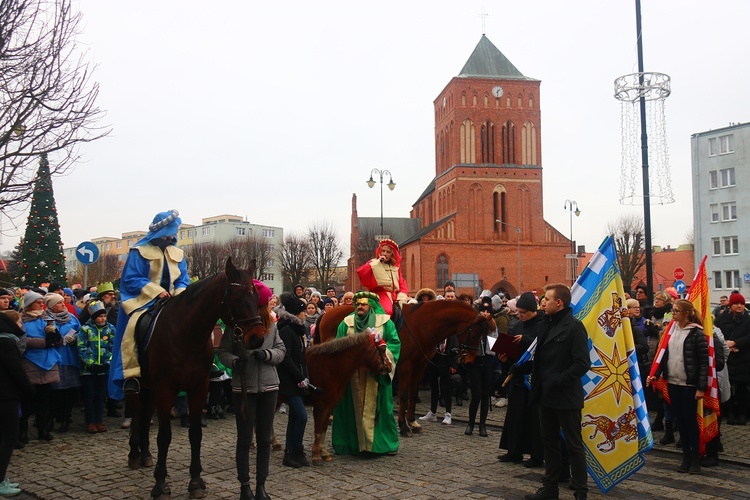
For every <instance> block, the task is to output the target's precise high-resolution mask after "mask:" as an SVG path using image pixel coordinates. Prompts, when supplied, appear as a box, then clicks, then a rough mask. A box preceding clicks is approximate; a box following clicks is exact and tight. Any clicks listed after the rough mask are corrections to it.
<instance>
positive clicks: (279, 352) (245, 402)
mask: <svg viewBox="0 0 750 500" xmlns="http://www.w3.org/2000/svg"><path fill="white" fill-rule="evenodd" d="M253 282H254V284H255V288H256V289H257V290H258V293H259V297H258V313H259V314H260V318H261V320H262V322H263V328H264V329H265V331H266V334H265V337H264V339H263V344H262V345H261V347H260V348H258V349H247V348H246V347H245V346H244V345H243V343H242V342H238V341H237V340H236V339H235V338H234V335H224V336H223V337H222V338H221V343H220V344H219V359H220V360H221V362H222V364H223V365H225V366H231V367H232V406H233V407H234V416H235V422H236V425H237V446H236V451H235V463H236V466H237V479H238V480H239V482H240V485H241V486H240V499H241V500H244V499H251V498H257V499H259V500H265V499H266V498H270V497H269V496H268V494H267V493H266V479H267V478H268V463H269V461H270V459H271V434H272V433H273V417H274V414H275V413H276V398H277V396H278V393H279V376H278V373H277V372H276V365H278V364H279V363H281V361H282V360H283V359H284V354H285V352H286V351H285V349H284V342H282V341H281V337H279V333H278V330H277V329H276V323H275V322H274V321H273V318H272V317H271V309H270V308H269V307H268V301H269V300H270V298H271V290H270V289H269V288H268V287H267V286H266V285H264V284H263V283H261V282H260V281H258V280H253ZM243 385H244V386H245V387H246V389H247V394H243V392H244V391H243V390H242V389H243ZM253 428H254V429H255V435H256V437H257V438H258V445H257V452H256V453H257V454H256V462H255V481H256V482H255V495H253V491H252V489H251V488H250V443H251V442H252V433H253Z"/></svg>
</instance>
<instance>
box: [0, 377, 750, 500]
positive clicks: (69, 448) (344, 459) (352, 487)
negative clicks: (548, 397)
mask: <svg viewBox="0 0 750 500" xmlns="http://www.w3.org/2000/svg"><path fill="white" fill-rule="evenodd" d="M421 394H422V399H423V400H424V401H426V400H428V399H429V391H422V393H421ZM467 408H468V404H465V405H464V406H463V407H454V411H453V419H454V424H453V425H451V426H446V425H442V424H441V423H440V421H438V422H436V423H425V424H424V430H425V432H424V433H423V434H422V435H419V436H415V437H413V438H411V439H402V440H401V443H400V450H399V453H398V454H397V455H396V456H392V457H390V456H389V457H381V458H374V459H364V458H360V457H348V456H341V457H335V459H334V461H333V462H331V463H327V464H325V465H323V466H320V467H305V468H301V469H291V468H288V467H283V466H282V465H281V460H282V452H274V453H273V455H272V458H271V475H270V477H269V479H268V481H267V490H268V492H269V494H270V495H271V496H272V497H274V498H306V497H314V498H365V497H376V498H380V497H394V498H407V497H408V498H416V499H419V498H487V497H496V498H508V499H518V498H523V495H525V494H527V493H530V492H533V491H535V490H536V489H537V488H538V487H539V486H540V482H541V477H542V469H526V468H524V467H523V466H521V465H519V464H505V463H500V462H498V461H497V455H498V453H499V450H498V447H497V446H498V441H499V439H500V430H501V429H500V426H501V425H502V422H503V419H504V417H505V410H504V409H502V408H494V407H493V411H492V412H491V413H490V417H489V420H488V426H489V433H490V436H489V437H488V438H482V437H479V436H478V435H477V434H476V432H475V434H474V435H472V436H465V435H464V428H465V425H466V414H467ZM426 410H427V407H426V405H425V404H424V403H422V404H419V405H418V412H419V415H423V414H424V412H426ZM438 413H439V415H440V417H441V419H442V409H440V410H439V411H438ZM310 414H311V417H310V422H309V423H308V426H307V431H308V432H307V436H306V439H305V445H306V447H307V448H309V447H310V446H311V444H312V411H310ZM228 417H229V418H227V419H226V420H210V421H209V425H208V427H207V428H206V429H205V430H204V436H203V455H202V457H203V468H204V472H203V479H204V480H205V481H206V483H207V484H208V495H207V497H208V498H237V497H238V495H239V487H238V483H237V480H236V472H235V468H234V435H235V429H234V420H233V416H232V415H231V414H230V415H228ZM74 419H75V423H74V424H72V425H71V430H70V432H68V433H67V434H62V435H61V434H55V439H54V440H53V441H52V442H50V443H41V442H39V441H36V440H34V441H32V442H31V443H29V445H27V446H26V448H25V449H23V450H20V451H19V450H16V452H15V453H14V455H13V458H12V460H11V465H10V468H9V471H8V476H9V478H10V479H11V480H12V481H15V482H19V483H21V487H22V488H23V490H24V491H23V493H22V494H21V495H19V496H17V497H15V498H20V499H30V498H42V499H57V498H86V499H91V498H97V499H105V498H114V499H122V498H134V499H137V498H148V496H149V492H150V490H151V487H152V486H153V475H152V474H153V469H141V470H137V471H131V470H129V469H128V467H127V431H126V430H121V429H120V428H119V424H120V422H121V419H114V418H108V419H107V421H106V422H105V423H106V424H107V426H108V427H109V429H110V431H109V432H107V433H101V434H95V435H89V434H86V433H85V431H84V429H83V424H82V423H81V422H82V420H83V418H82V411H80V410H79V409H75V410H74ZM172 423H173V440H172V446H171V448H170V454H169V462H168V465H169V478H168V481H169V484H170V485H171V487H172V492H173V493H172V497H173V498H176V499H184V498H188V493H187V484H188V480H189V474H188V470H187V469H188V464H189V444H188V439H187V429H183V428H180V427H179V422H178V421H176V420H173V421H172ZM275 427H276V432H277V434H278V435H279V436H283V435H284V429H285V427H286V415H277V418H276V424H275ZM723 431H724V432H723V435H724V437H723V441H724V448H725V452H724V454H722V455H721V457H720V459H721V465H720V466H719V467H715V468H711V469H706V468H704V469H703V473H702V474H701V475H687V474H679V473H677V472H676V470H675V469H676V466H677V464H678V463H679V460H680V454H679V453H678V450H677V449H676V448H675V447H674V445H669V446H666V447H664V446H659V445H657V446H656V447H655V449H654V450H652V451H651V452H649V454H648V456H647V464H646V466H645V467H644V468H643V469H641V470H640V471H639V472H638V473H636V474H635V475H634V476H633V477H631V478H630V479H628V480H627V481H625V482H624V483H622V484H620V485H619V486H617V487H616V488H615V489H614V490H612V491H611V492H610V493H609V494H608V495H606V497H605V495H602V494H601V492H600V491H599V490H598V489H597V488H596V485H595V484H594V483H593V481H591V480H589V488H590V492H589V497H590V498H595V499H596V498H607V497H608V498H629V499H630V498H636V499H639V498H681V499H686V498H690V499H707V498H750V429H749V428H748V427H740V426H731V427H730V426H726V427H724V428H723ZM661 435H662V433H655V438H656V439H657V440H658V438H659V437H661ZM329 436H330V432H329ZM329 440H330V437H329ZM152 443H154V444H153V445H152V446H153V448H152V453H154V455H155V453H156V446H155V437H153V436H152ZM253 463H254V458H251V475H252V470H253V469H254V466H253ZM560 497H561V498H573V493H572V492H571V491H570V490H568V489H567V487H565V485H561V489H560Z"/></svg>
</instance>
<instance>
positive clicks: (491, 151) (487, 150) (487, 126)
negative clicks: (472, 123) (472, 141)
mask: <svg viewBox="0 0 750 500" xmlns="http://www.w3.org/2000/svg"><path fill="white" fill-rule="evenodd" d="M482 163H495V124H494V123H492V122H491V121H490V120H487V121H486V122H484V123H483V124H482Z"/></svg>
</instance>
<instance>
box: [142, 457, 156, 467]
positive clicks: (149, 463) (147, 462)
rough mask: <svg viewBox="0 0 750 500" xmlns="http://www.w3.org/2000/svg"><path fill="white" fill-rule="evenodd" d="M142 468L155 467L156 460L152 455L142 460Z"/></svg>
mask: <svg viewBox="0 0 750 500" xmlns="http://www.w3.org/2000/svg"><path fill="white" fill-rule="evenodd" d="M141 466H143V467H153V466H154V459H153V457H151V455H149V456H147V457H143V458H141Z"/></svg>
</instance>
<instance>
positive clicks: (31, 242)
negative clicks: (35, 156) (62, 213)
mask: <svg viewBox="0 0 750 500" xmlns="http://www.w3.org/2000/svg"><path fill="white" fill-rule="evenodd" d="M18 256H19V259H18V272H17V273H16V281H17V282H18V283H19V284H20V285H28V286H39V284H40V283H44V282H51V281H57V282H60V283H63V282H64V281H65V256H64V255H63V246H62V241H61V240H60V224H59V222H58V220H57V208H56V207H55V195H54V193H53V192H52V178H51V177H50V171H49V162H48V161H47V155H46V154H42V156H41V159H40V160H39V170H38V171H37V174H36V184H35V185H34V193H33V194H32V195H31V208H30V209H29V218H28V220H27V221H26V233H25V234H24V237H23V241H21V243H20V244H19V253H18Z"/></svg>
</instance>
